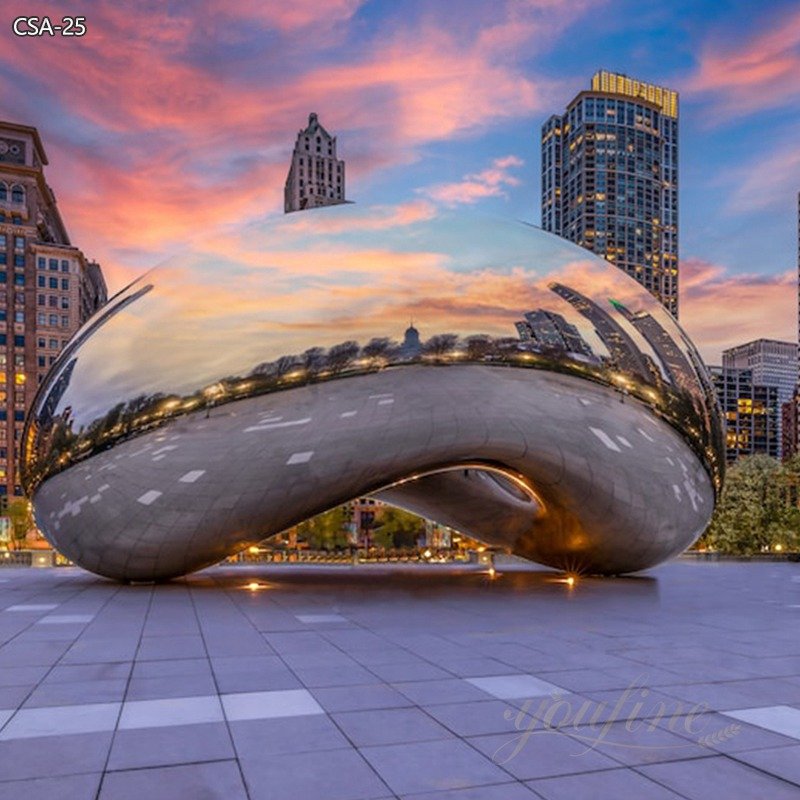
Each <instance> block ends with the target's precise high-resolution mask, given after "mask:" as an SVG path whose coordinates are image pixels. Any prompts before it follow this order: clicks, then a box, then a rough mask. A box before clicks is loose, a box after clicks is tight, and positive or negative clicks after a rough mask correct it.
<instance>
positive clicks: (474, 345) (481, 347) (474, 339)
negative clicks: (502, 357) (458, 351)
mask: <svg viewBox="0 0 800 800" xmlns="http://www.w3.org/2000/svg"><path fill="white" fill-rule="evenodd" d="M491 352H492V337H491V336H487V335H486V334H478V335H476V336H469V337H468V338H467V357H468V358H469V359H470V360H471V361H480V360H481V359H482V358H484V357H485V356H488V355H489V354H490V353H491Z"/></svg>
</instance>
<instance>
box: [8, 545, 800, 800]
mask: <svg viewBox="0 0 800 800" xmlns="http://www.w3.org/2000/svg"><path fill="white" fill-rule="evenodd" d="M799 629H800V565H798V564H789V563H734V562H727V563H695V562H690V561H682V560H679V561H676V562H673V563H671V564H668V565H666V566H663V567H660V568H658V569H654V570H651V571H650V572H648V573H646V574H645V575H643V576H641V577H635V578H627V579H581V580H578V581H577V582H576V583H575V585H574V586H570V585H569V584H568V583H567V582H566V581H565V580H564V579H563V576H560V575H557V574H555V573H552V572H546V571H544V570H538V569H527V568H519V567H518V568H514V569H511V568H509V569H507V570H502V569H501V571H500V573H499V574H498V575H497V576H496V577H494V578H492V577H490V576H489V575H487V574H486V573H485V572H481V571H478V568H477V567H469V568H464V567H428V566H424V567H397V568H392V567H382V566H378V565H367V566H362V567H357V568H353V567H327V568H326V567H299V566H283V567H281V566H263V567H234V566H223V567H216V568H213V569H209V570H206V571H204V572H202V573H198V574H196V575H193V576H190V577H189V578H187V579H184V580H180V581H175V582H173V583H169V584H163V585H157V586H145V585H142V586H123V585H117V584H114V583H111V582H108V581H104V580H101V579H99V578H96V577H94V576H92V575H90V574H88V573H86V572H83V571H81V570H79V569H77V568H60V569H4V570H2V571H0V642H2V646H0V724H2V728H1V729H0V800H6V798H14V800H19V798H24V799H25V800H38V799H39V798H47V800H62V799H63V800H84V798H86V799H87V800H88V799H89V798H92V799H94V798H102V799H103V800H127V798H131V799H132V800H141V799H142V798H147V800H157V799H158V798H169V799H170V800H173V799H174V798H192V800H194V799H195V798H196V799H197V800H209V799H210V798H220V799H221V800H238V798H252V800H256V799H260V798H263V799H264V800H316V798H319V800H365V799H366V798H374V799H375V800H379V798H403V799H404V800H406V799H407V800H411V799H412V798H413V800H526V799H527V800H534V799H535V798H548V799H549V800H561V798H564V799H566V798H569V800H580V799H581V798H592V800H603V798H614V799H615V800H617V798H636V799H637V800H639V799H643V798H654V800H655V799H659V800H667V799H668V798H678V797H682V798H691V799H692V800H694V799H695V798H696V799H697V800H714V799H715V798H732V799H733V800H743V799H746V798H754V799H757V800H763V799H764V798H769V799H770V800H780V799H781V798H797V797H799V796H800V636H798V630H799Z"/></svg>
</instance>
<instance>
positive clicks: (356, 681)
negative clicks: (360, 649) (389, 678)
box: [294, 665, 375, 687]
mask: <svg viewBox="0 0 800 800" xmlns="http://www.w3.org/2000/svg"><path fill="white" fill-rule="evenodd" d="M294 673H295V675H297V677H298V678H299V679H300V681H301V682H302V684H303V685H304V686H308V687H325V686H358V685H360V684H365V683H375V675H373V674H372V673H371V672H369V671H367V670H366V669H364V668H363V667H359V666H358V665H354V666H351V667H348V668H347V669H342V668H341V667H308V668H304V667H296V668H295V669H294Z"/></svg>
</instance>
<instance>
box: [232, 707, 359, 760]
mask: <svg viewBox="0 0 800 800" xmlns="http://www.w3.org/2000/svg"><path fill="white" fill-rule="evenodd" d="M230 731H231V736H232V737H233V741H234V744H235V746H236V753H237V755H238V757H239V758H242V759H245V758H246V759H253V760H257V759H259V758H266V757H267V756H271V755H279V754H285V753H316V752H319V751H322V750H341V749H342V748H346V747H348V746H349V742H348V740H347V739H346V738H345V737H344V736H343V735H342V732H341V731H340V730H339V728H338V727H337V726H336V725H335V724H334V723H333V722H332V721H331V718H330V717H328V716H327V715H321V714H314V715H308V716H302V717H281V718H273V719H253V720H243V721H241V722H231V723H230Z"/></svg>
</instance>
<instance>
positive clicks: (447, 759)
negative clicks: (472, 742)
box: [361, 739, 509, 794]
mask: <svg viewBox="0 0 800 800" xmlns="http://www.w3.org/2000/svg"><path fill="white" fill-rule="evenodd" d="M361 753H362V755H363V756H364V758H366V759H367V760H368V761H369V762H370V764H372V766H373V767H374V768H375V770H376V771H377V772H378V774H379V775H380V776H381V777H382V778H383V779H384V780H385V781H386V783H387V784H388V785H389V787H390V788H391V789H392V790H393V791H394V792H395V793H396V794H414V793H422V792H431V791H443V790H445V789H462V788H467V787H471V786H481V785H483V784H492V783H499V782H502V781H507V780H508V779H509V775H508V773H507V772H505V771H504V770H502V769H501V768H500V767H498V766H497V765H496V764H493V763H492V761H491V760H490V759H488V758H486V757H485V756H484V755H482V754H481V753H479V752H477V751H476V750H475V749H474V748H472V747H470V746H469V745H468V744H467V743H466V742H464V741H462V740H459V739H446V740H435V741H427V742H411V743H406V744H393V745H383V746H376V747H364V748H362V749H361Z"/></svg>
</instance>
